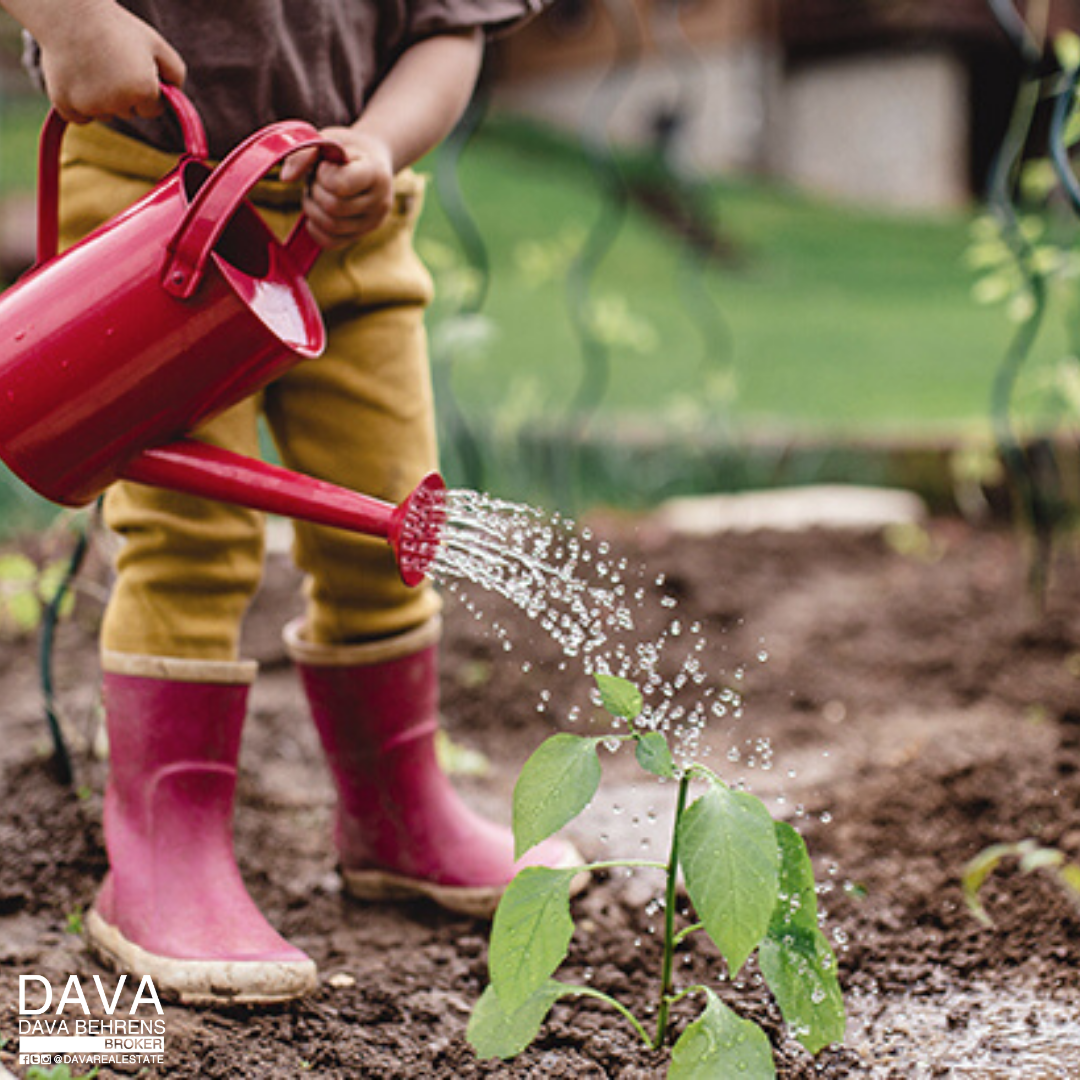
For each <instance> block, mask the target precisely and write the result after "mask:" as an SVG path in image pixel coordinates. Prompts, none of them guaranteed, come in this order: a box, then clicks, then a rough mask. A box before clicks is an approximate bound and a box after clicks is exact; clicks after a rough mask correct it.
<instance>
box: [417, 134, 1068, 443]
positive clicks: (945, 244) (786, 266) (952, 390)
mask: <svg viewBox="0 0 1080 1080" xmlns="http://www.w3.org/2000/svg"><path fill="white" fill-rule="evenodd" d="M460 175H461V183H462V187H463V190H464V192H465V196H466V199H467V200H468V202H469V204H470V207H471V209H472V211H473V213H474V215H475V218H476V220H477V222H478V225H479V228H480V232H481V234H482V235H483V236H484V238H485V240H486V242H487V244H488V245H489V248H490V253H491V260H492V265H493V271H494V281H493V285H492V289H491V293H490V298H489V302H488V303H487V305H486V307H485V312H486V313H487V314H488V315H489V316H490V317H491V318H492V320H493V321H494V322H495V324H496V326H497V328H498V332H499V337H498V340H497V342H496V345H495V347H493V348H491V349H489V350H488V352H487V354H486V355H485V356H483V357H482V358H481V359H478V360H471V361H469V362H468V363H462V364H459V365H458V366H457V369H456V371H455V373H454V386H455V389H456V392H457V394H458V395H459V396H460V399H461V400H462V402H463V403H465V405H466V406H467V407H469V408H472V409H478V410H483V411H491V412H494V413H497V412H498V411H499V410H500V408H503V407H505V405H504V403H505V401H506V399H507V398H508V397H513V396H514V395H515V390H514V386H515V384H516V383H520V382H521V381H523V380H525V381H527V382H531V383H532V384H534V385H535V386H536V387H538V388H541V389H537V390H536V392H535V395H534V398H535V400H536V401H537V403H538V404H539V405H541V406H542V407H543V408H544V409H545V410H547V411H548V412H549V413H550V414H551V415H552V416H558V415H559V414H560V413H564V412H565V410H566V409H567V408H568V407H569V403H570V401H571V400H572V397H573V394H574V391H575V388H576V386H577V385H578V381H579V379H580V378H581V373H582V363H581V347H580V344H579V341H578V339H577V338H576V336H575V334H574V332H573V329H572V326H571V323H570V321H569V318H568V314H567V305H566V297H565V292H564V282H563V281H561V280H558V281H551V282H548V283H546V284H544V285H541V286H538V287H534V286H532V285H530V284H529V282H527V281H526V280H525V279H524V278H523V276H522V273H521V271H520V269H519V268H518V266H517V265H516V255H517V253H519V252H520V251H521V250H522V247H523V245H526V244H529V243H540V244H544V243H550V241H551V240H552V238H557V237H559V236H566V235H567V234H568V233H573V232H575V231H576V232H577V233H579V234H584V233H586V232H587V231H588V229H589V228H590V227H591V226H592V223H593V222H594V221H595V220H596V217H597V215H598V213H599V212H600V203H599V200H598V196H597V188H596V183H595V181H594V178H593V176H592V175H591V173H590V172H589V170H588V168H587V166H586V165H585V164H584V163H583V162H582V161H580V160H578V159H576V157H575V156H574V155H573V154H570V153H568V152H567V151H566V149H565V148H564V149H563V151H562V152H561V153H559V152H556V153H554V154H545V153H542V152H540V151H538V150H534V149H531V148H530V144H529V140H528V131H527V129H526V128H523V127H521V126H517V125H495V126H492V127H491V128H490V129H489V130H488V132H487V133H486V134H482V135H481V136H480V137H479V138H478V139H476V140H475V141H474V142H473V144H472V145H471V146H470V147H469V149H468V150H467V152H466V154H465V155H464V157H463V159H462V163H461V168H460ZM709 200H710V205H711V209H712V212H713V214H714V216H715V219H716V220H717V221H718V222H719V223H720V225H721V227H722V228H723V230H724V231H725V232H726V233H727V234H728V235H729V236H731V237H732V238H733V239H734V240H735V241H736V242H737V243H738V245H739V247H740V248H741V250H742V251H743V253H744V256H745V258H744V260H743V265H741V266H739V267H737V268H734V269H724V268H710V269H707V270H704V271H702V270H700V268H697V269H693V270H690V271H689V272H690V273H692V275H693V276H692V277H689V278H688V276H687V274H688V268H687V264H686V262H685V257H684V254H683V252H682V250H681V246H680V245H679V244H678V243H677V242H676V241H675V240H674V239H673V237H672V236H671V234H670V233H668V232H666V231H665V230H662V229H660V228H659V227H658V226H657V225H656V223H655V221H654V220H652V219H649V218H647V217H645V216H644V215H643V214H642V213H641V212H640V211H637V210H635V211H632V212H631V213H630V215H629V216H628V218H627V220H626V221H625V223H624V225H623V228H622V229H621V231H620V232H619V234H618V237H617V239H616V241H615V243H614V245H613V247H612V248H611V250H610V252H609V253H608V254H607V256H606V258H605V259H604V261H603V263H602V265H601V266H600V269H599V271H598V273H597V274H596V277H595V281H594V285H593V288H594V291H595V292H596V293H605V294H613V295H615V296H618V297H622V298H623V299H624V301H625V302H626V305H627V306H628V308H629V309H630V310H631V311H632V312H633V313H634V315H635V316H636V317H638V318H640V319H643V320H645V322H647V323H648V324H649V326H650V327H651V328H652V330H653V333H654V336H655V344H654V345H653V346H652V347H650V348H648V349H641V350H635V349H633V348H625V347H623V348H614V349H612V350H611V353H610V362H611V375H610V385H609V389H608V392H607V394H606V396H605V398H604V401H603V404H602V407H601V412H600V416H599V419H598V422H599V423H600V424H601V425H603V424H604V423H607V422H611V421H613V420H614V419H615V418H616V417H620V416H622V417H625V416H626V415H628V414H630V415H637V416H644V417H650V418H652V419H653V420H655V419H657V418H658V417H661V416H662V415H663V414H664V413H665V412H666V411H670V410H677V408H678V405H679V402H680V400H682V399H685V398H690V399H692V400H699V401H700V400H701V396H702V394H703V393H704V386H703V379H702V375H703V372H705V371H708V370H714V369H715V368H717V367H722V366H724V365H726V364H727V363H729V362H730V365H731V369H732V371H733V373H734V377H735V386H736V398H735V401H734V405H733V409H734V414H735V418H736V420H737V421H738V422H739V424H740V425H741V426H742V427H743V428H745V429H747V430H751V431H753V430H761V429H762V428H769V429H779V430H781V431H792V430H809V431H815V432H819V433H821V432H825V433H831V434H845V435H847V434H875V433H882V432H886V431H887V432H889V433H914V434H925V433H927V432H939V431H945V432H954V433H955V432H957V431H967V430H969V429H971V428H979V427H982V426H984V425H985V424H986V422H987V414H988V408H989V406H988V402H989V399H990V387H991V382H992V380H993V377H994V373H995V371H996V369H997V366H998V363H999V360H1000V357H1001V355H1002V353H1003V351H1004V348H1005V343H1006V340H1007V335H1008V333H1009V327H1008V324H1007V323H1006V321H1005V319H1004V318H1003V316H1002V315H1001V313H1000V312H999V311H996V310H988V309H986V308H980V307H978V306H976V305H975V304H974V303H973V301H972V299H971V295H970V289H971V283H972V279H971V273H970V271H969V270H968V269H967V268H966V267H965V265H964V262H963V256H964V250H965V247H966V245H967V239H968V237H967V230H968V225H969V217H968V216H967V215H964V214H952V215H942V216H939V217H936V218H934V217H925V216H924V217H916V216H911V215H906V216H890V215H886V214H881V213H871V212H863V211H855V210H850V209H843V208H839V207H836V206H831V205H827V204H823V203H818V202H815V201H813V200H811V199H808V198H806V197H803V196H800V195H797V194H795V193H792V192H790V191H784V190H780V189H777V188H775V187H769V186H765V185H758V184H754V185H751V184H745V183H738V184H736V183H724V182H717V183H715V184H713V185H712V187H711V189H710V191H709ZM425 235H426V236H430V237H437V238H440V239H443V240H445V239H446V238H447V237H448V236H449V235H450V233H449V230H448V226H447V223H446V220H445V217H444V216H443V215H442V214H441V212H440V210H439V208H438V206H433V207H432V208H431V209H430V211H429V213H428V216H427V219H426V222H425ZM688 282H689V283H692V285H693V289H691V288H689V287H688ZM696 290H700V291H702V292H704V294H705V295H706V296H707V297H708V302H709V303H710V304H712V305H714V307H715V310H716V311H717V312H718V313H719V314H720V315H721V316H722V318H723V320H724V322H725V323H726V324H727V326H728V328H729V331H730V338H731V342H732V347H731V350H730V353H729V352H728V350H726V349H725V348H724V343H723V341H722V340H721V341H720V342H719V343H718V345H716V346H714V348H713V351H712V352H711V353H708V352H705V351H704V350H703V339H702V333H701V327H700V324H699V323H698V321H697V319H696V317H695V306H694V302H693V301H694V295H695V291H696ZM1051 337H1052V336H1051ZM1062 347H1063V346H1062V342H1061V340H1060V339H1053V338H1052V340H1048V341H1046V342H1041V343H1040V355H1042V356H1043V357H1048V356H1057V355H1060V350H1061V348H1062ZM517 393H518V394H519V396H520V395H521V393H522V392H521V391H520V390H519V391H517Z"/></svg>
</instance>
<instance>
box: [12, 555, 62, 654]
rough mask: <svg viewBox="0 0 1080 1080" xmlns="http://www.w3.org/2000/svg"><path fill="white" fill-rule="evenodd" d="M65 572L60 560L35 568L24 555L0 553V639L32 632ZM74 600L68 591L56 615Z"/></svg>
mask: <svg viewBox="0 0 1080 1080" xmlns="http://www.w3.org/2000/svg"><path fill="white" fill-rule="evenodd" d="M66 573H67V566H66V564H65V563H64V562H63V561H56V562H51V563H49V564H48V565H46V566H44V567H39V566H38V565H37V564H36V563H35V562H33V560H31V559H29V558H27V557H26V556H25V555H20V554H6V555H0V638H5V639H13V638H19V637H25V636H26V635H28V634H32V633H33V632H34V631H36V630H37V629H38V627H39V626H40V625H41V620H42V618H43V616H44V613H45V607H46V606H47V605H48V604H49V603H51V602H52V599H53V597H54V596H56V594H57V592H58V590H59V589H60V587H61V583H62V582H63V580H64V576H65V574H66ZM74 602H75V600H74V597H73V596H72V595H70V594H68V595H67V596H66V597H65V598H64V601H63V603H62V605H61V610H60V614H61V615H62V616H66V615H69V614H70V613H71V609H72V607H73V606H74Z"/></svg>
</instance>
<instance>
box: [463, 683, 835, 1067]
mask: <svg viewBox="0 0 1080 1080" xmlns="http://www.w3.org/2000/svg"><path fill="white" fill-rule="evenodd" d="M595 679H596V684H597V689H598V691H599V695H600V702H601V704H602V706H603V708H604V710H605V711H606V712H607V713H608V714H610V715H611V716H612V717H613V718H616V719H617V721H623V722H625V724H626V729H625V730H616V731H614V732H612V733H609V734H606V735H601V736H588V737H585V736H578V735H573V734H569V733H562V734H558V735H555V736H553V737H552V738H550V739H548V740H547V741H546V742H544V743H543V744H541V746H540V747H539V748H538V749H537V750H536V752H535V753H534V754H533V755H532V757H531V758H530V759H529V760H528V761H527V762H526V763H525V766H524V768H523V769H522V772H521V775H520V776H519V778H518V781H517V785H516V787H515V790H514V804H513V826H514V838H515V843H516V845H517V855H518V857H520V856H521V855H523V854H524V853H525V852H526V851H528V850H529V849H530V848H532V847H533V846H535V845H536V844H538V843H540V842H541V841H542V840H544V839H546V838H547V837H549V836H551V835H553V834H554V833H555V832H557V831H558V830H559V829H561V828H563V827H564V826H565V825H567V824H568V823H569V822H571V821H572V820H573V819H574V818H576V817H577V816H578V814H580V813H581V812H582V811H583V810H584V809H585V807H586V806H588V804H589V803H590V802H591V801H592V799H593V797H594V796H595V794H596V792H597V789H598V788H599V785H600V780H601V766H600V760H599V753H598V751H599V747H600V746H601V745H602V744H603V745H607V746H609V747H611V746H616V747H617V746H618V745H619V744H622V745H628V744H632V745H633V747H634V752H635V755H636V758H637V761H638V764H639V765H640V766H641V767H642V769H644V770H645V772H646V773H648V774H650V775H651V776H652V777H653V778H655V779H656V781H657V782H658V783H675V784H676V785H677V792H676V805H675V817H674V825H673V831H672V837H671V845H670V849H669V854H668V858H667V861H666V862H658V861H651V860H645V859H613V860H607V861H604V862H596V863H592V864H590V865H588V866H586V867H583V868H582V867H578V868H574V869H558V870H556V869H548V868H545V867H529V868H526V869H525V870H522V871H521V873H519V874H518V875H517V877H516V878H514V880H513V881H512V882H511V883H510V885H509V887H508V888H507V890H506V893H505V894H504V896H503V898H502V901H501V902H500V904H499V908H498V910H497V911H496V913H495V920H494V923H493V924H492V931H491V941H490V946H489V954H488V968H489V973H490V980H491V981H490V984H489V985H488V987H487V989H486V990H485V991H484V993H483V995H482V996H481V998H480V1000H479V1001H478V1002H477V1004H476V1007H475V1009H474V1010H473V1013H472V1016H471V1018H470V1021H469V1027H468V1040H469V1043H470V1045H471V1046H472V1047H473V1049H474V1050H475V1051H476V1053H477V1054H478V1055H479V1056H480V1057H481V1058H502V1059H504V1060H508V1059H510V1058H513V1057H515V1056H516V1055H517V1054H519V1053H521V1051H523V1050H524V1049H525V1048H526V1047H527V1046H528V1045H529V1044H530V1043H531V1042H532V1041H533V1040H534V1039H535V1038H536V1036H537V1034H538V1033H539V1030H540V1028H541V1026H542V1025H543V1023H544V1020H545V1019H546V1017H547V1015H548V1012H549V1011H550V1009H551V1008H552V1006H553V1005H554V1004H555V1002H556V1001H558V1000H559V999H561V998H565V997H577V998H581V997H587V998H592V999H595V1000H599V1001H602V1002H604V1003H605V1004H606V1005H608V1006H610V1007H611V1008H612V1009H613V1010H614V1011H615V1012H616V1013H618V1014H619V1015H620V1016H621V1017H622V1018H623V1019H624V1020H625V1021H626V1022H627V1023H629V1024H630V1025H631V1027H633V1029H634V1030H635V1031H636V1032H637V1034H638V1035H639V1036H640V1037H641V1041H642V1043H643V1044H644V1046H645V1047H647V1048H648V1049H649V1050H659V1049H661V1048H664V1047H667V1046H669V1045H670V1053H671V1060H670V1065H669V1069H668V1077H669V1080H691V1078H699V1077H705V1076H709V1077H723V1076H739V1077H741V1078H743V1080H767V1078H772V1077H775V1075H776V1073H775V1065H774V1061H773V1056H772V1050H771V1047H770V1045H769V1040H768V1038H767V1036H766V1035H765V1032H764V1031H762V1030H761V1028H759V1027H758V1026H757V1025H756V1024H754V1023H753V1022H751V1021H749V1020H744V1019H742V1018H740V1017H739V1016H738V1014H737V1013H735V1012H734V1011H733V1010H732V1009H731V1008H729V1007H728V1006H727V1005H725V1004H724V1003H723V1002H722V1001H721V1000H720V998H719V996H718V995H717V994H716V993H715V991H714V990H712V989H711V988H709V987H707V986H703V985H692V986H683V987H680V986H677V985H676V980H675V962H674V961H675V952H676V949H678V948H680V947H682V946H684V945H686V943H687V942H689V941H690V940H691V939H692V938H693V936H694V935H695V934H698V933H704V934H706V935H707V936H708V937H710V938H711V939H712V941H713V942H714V943H715V944H716V946H717V948H718V949H719V950H720V952H721V954H722V956H723V958H724V961H725V963H726V965H727V971H728V974H729V976H730V977H731V978H732V979H734V978H736V976H737V975H738V973H739V972H740V971H741V970H742V969H743V967H744V965H745V964H746V963H747V961H748V960H749V959H750V957H751V955H753V954H754V953H755V952H756V954H757V963H758V967H759V969H760V971H761V973H762V975H763V976H764V979H765V981H766V984H767V985H768V987H769V989H770V990H771V992H772V994H773V997H774V998H775V999H776V1003H777V1005H778V1006H779V1008H780V1011H781V1014H782V1015H783V1017H784V1020H785V1022H786V1023H787V1024H788V1025H789V1027H790V1028H791V1030H792V1032H793V1034H794V1035H795V1036H796V1038H798V1040H799V1041H800V1042H801V1043H802V1044H803V1046H805V1047H806V1049H807V1050H809V1051H810V1053H812V1054H817V1053H818V1052H819V1051H820V1050H822V1049H823V1048H824V1047H826V1046H828V1045H830V1044H832V1043H836V1042H839V1041H841V1040H842V1039H843V1036H844V1028H845V1015H844V1002H843V995H842V993H841V990H840V985H839V981H838V978H837V964H836V958H835V956H834V955H833V952H832V950H831V948H830V947H829V944H828V942H827V940H826V938H825V936H824V934H823V933H822V932H821V929H820V927H819V925H818V915H817V894H816V891H815V888H814V876H813V867H812V866H811V863H810V857H809V855H808V853H807V850H806V845H805V843H804V842H803V840H802V837H801V836H800V835H799V834H798V832H796V830H795V829H794V828H792V827H791V826H790V825H788V824H786V823H784V822H778V821H774V820H773V819H772V817H771V816H770V814H769V812H768V810H767V809H766V808H765V806H764V804H763V803H762V802H761V801H760V800H759V799H757V798H756V797H755V796H753V795H751V794H750V793H749V792H746V791H736V790H733V789H732V788H730V787H729V786H728V785H726V784H725V783H724V782H723V781H722V780H721V779H720V778H719V777H718V776H717V775H716V774H715V773H713V772H712V771H711V770H710V769H708V768H706V767H705V766H704V765H701V764H697V763H690V764H687V765H680V764H678V763H676V761H675V758H674V756H673V755H672V753H671V749H670V746H669V744H668V742H667V739H666V738H665V736H664V735H663V734H661V733H660V732H658V731H652V730H648V729H647V728H645V727H644V726H643V725H642V724H641V723H640V720H641V715H642V711H643V707H644V703H643V700H642V697H641V695H640V693H639V692H638V690H637V688H636V687H635V686H634V685H633V684H632V683H629V682H627V681H626V680H625V679H619V678H616V677H614V676H608V675H596V676H595ZM619 867H625V868H631V869H634V870H637V869H641V870H653V871H656V872H658V873H660V874H663V875H664V876H665V882H664V893H665V904H664V936H663V954H662V959H661V969H660V975H659V989H658V993H657V1000H656V1008H655V1014H654V1015H655V1021H654V1022H648V1023H647V1022H645V1021H643V1020H641V1019H639V1018H638V1017H637V1016H635V1015H634V1013H633V1012H632V1011H631V1010H630V1009H629V1008H627V1007H626V1006H625V1005H624V1004H623V1003H622V1002H620V1001H618V1000H616V999H615V998H614V997H612V996H610V995H609V994H606V993H603V992H602V991H600V990H597V989H595V988H594V987H591V986H578V985H573V984H571V983H568V982H562V981H560V980H558V979H555V978H554V977H553V976H554V975H555V973H556V971H557V970H558V969H559V967H560V966H561V965H562V963H563V961H564V960H565V959H566V955H567V952H568V950H569V945H570V940H571V938H572V936H573V933H574V922H573V918H572V916H571V912H570V894H571V885H572V882H573V881H574V879H575V877H576V876H577V875H578V874H581V873H595V872H597V871H606V870H612V869H615V868H619ZM680 874H681V876H682V877H683V878H684V879H685V885H686V892H687V894H688V896H689V900H690V903H691V905H692V909H693V912H694V915H695V919H694V920H692V921H687V923H686V925H682V926H677V925H676V922H677V919H676V914H677V913H676V907H677V899H678V898H677V891H676V890H677V883H678V879H679V877H680ZM693 994H696V995H699V996H702V997H703V998H704V1002H705V1005H704V1009H703V1010H702V1012H701V1013H700V1015H699V1016H698V1017H697V1019H695V1020H693V1021H692V1022H691V1023H689V1024H688V1025H687V1026H686V1027H685V1028H684V1029H683V1030H682V1032H681V1034H679V1035H678V1037H677V1039H675V1040H674V1043H673V1045H672V1036H673V1034H674V1031H673V1029H674V1026H675V1025H674V1023H673V1019H672V1007H673V1006H674V1005H675V1004H676V1003H677V1002H679V1001H682V1000H683V999H685V998H687V997H688V996H690V995H693Z"/></svg>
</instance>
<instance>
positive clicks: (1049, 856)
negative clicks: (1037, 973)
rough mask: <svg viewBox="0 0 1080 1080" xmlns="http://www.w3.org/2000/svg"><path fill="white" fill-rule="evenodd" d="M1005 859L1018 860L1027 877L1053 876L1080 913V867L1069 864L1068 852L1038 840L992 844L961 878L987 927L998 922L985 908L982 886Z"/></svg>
mask: <svg viewBox="0 0 1080 1080" xmlns="http://www.w3.org/2000/svg"><path fill="white" fill-rule="evenodd" d="M1005 859H1015V860H1016V861H1017V862H1018V863H1019V866H1020V870H1021V871H1022V872H1023V873H1025V874H1033V873H1041V874H1044V875H1046V876H1047V877H1049V878H1050V879H1051V880H1052V881H1053V882H1054V883H1055V884H1056V885H1057V886H1058V887H1059V888H1060V889H1061V890H1062V892H1063V893H1064V894H1065V896H1066V897H1067V898H1068V899H1069V900H1070V901H1072V903H1073V905H1074V906H1075V907H1076V909H1077V910H1078V911H1080V866H1077V865H1076V863H1071V862H1068V861H1067V860H1066V858H1065V854H1064V852H1061V851H1058V849H1057V848H1050V847H1043V846H1042V845H1041V844H1039V843H1038V842H1037V841H1036V840H1020V841H1018V842H1017V843H1015V844H991V845H990V847H987V848H984V849H983V850H982V851H980V852H979V854H978V855H976V856H975V858H973V859H972V860H971V861H970V862H969V863H968V864H967V866H966V867H964V873H963V877H962V878H961V886H962V887H963V890H964V900H965V901H966V902H967V906H968V909H969V910H970V911H971V913H972V915H974V916H975V918H976V919H978V920H979V922H981V923H982V924H983V926H986V927H991V926H993V925H994V921H993V919H991V918H990V915H989V914H988V912H987V910H986V908H985V907H984V906H983V902H982V897H981V895H980V894H981V892H982V887H983V885H984V884H985V883H986V879H987V878H988V877H990V875H991V874H992V873H993V872H994V871H995V870H997V868H998V867H999V866H1000V865H1001V863H1002V862H1003V861H1004V860H1005Z"/></svg>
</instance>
